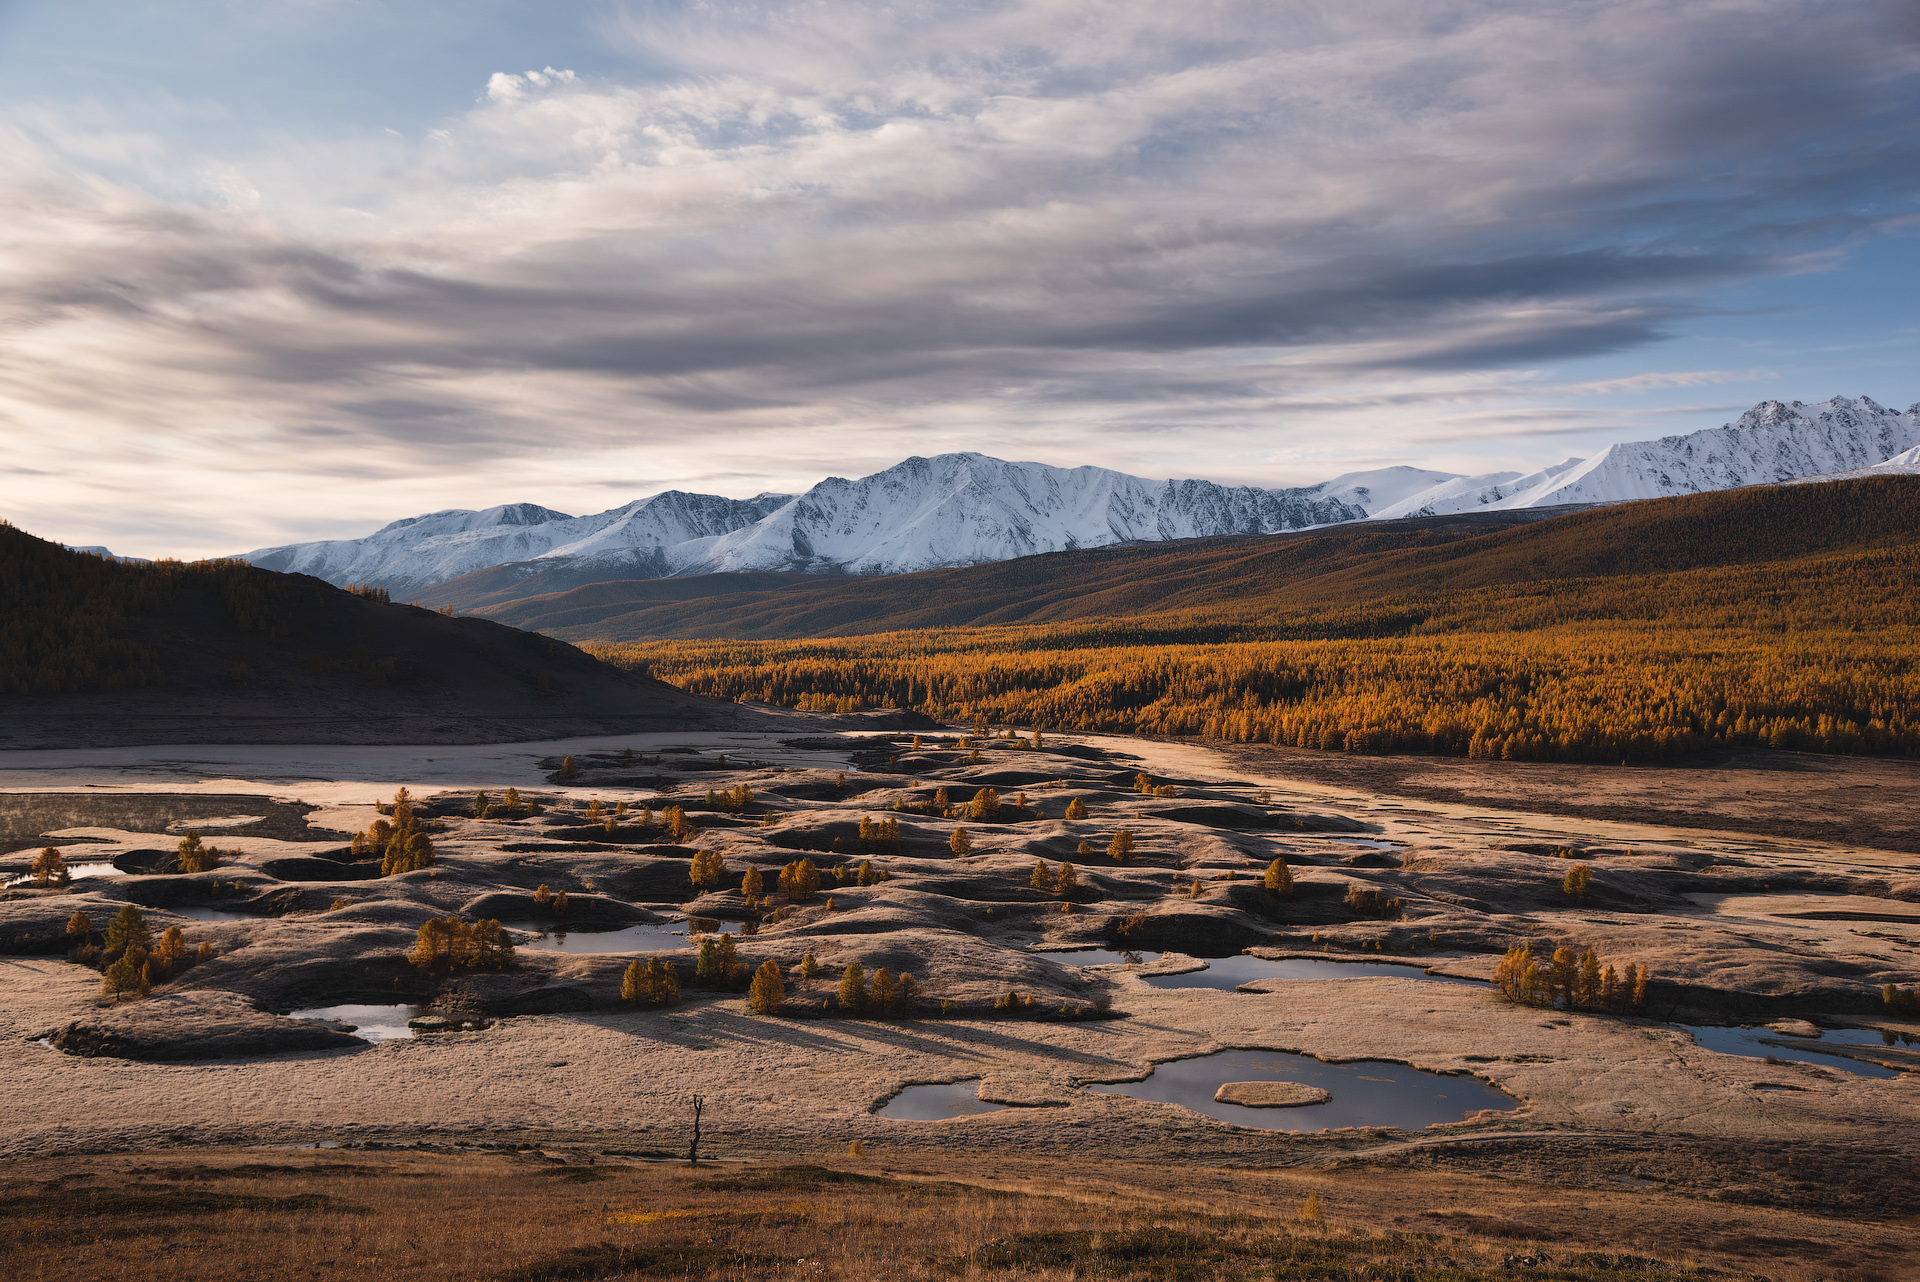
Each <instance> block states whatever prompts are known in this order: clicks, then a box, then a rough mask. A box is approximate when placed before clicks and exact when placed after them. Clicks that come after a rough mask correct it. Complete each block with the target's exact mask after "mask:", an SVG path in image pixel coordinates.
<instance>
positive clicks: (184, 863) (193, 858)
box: [173, 832, 220, 873]
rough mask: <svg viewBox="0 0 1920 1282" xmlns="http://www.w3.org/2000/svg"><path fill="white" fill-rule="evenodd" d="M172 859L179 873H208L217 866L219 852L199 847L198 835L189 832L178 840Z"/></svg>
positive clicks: (208, 847)
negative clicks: (177, 846)
mask: <svg viewBox="0 0 1920 1282" xmlns="http://www.w3.org/2000/svg"><path fill="white" fill-rule="evenodd" d="M173 859H174V863H175V864H176V865H177V866H178V867H179V869H180V871H181V872H185V873H195V872H210V871H212V870H213V869H214V868H216V867H218V866H219V864H220V852H219V851H218V850H217V849H215V848H214V847H212V846H203V845H201V844H200V834H199V833H197V832H189V833H188V834H187V835H186V836H185V837H183V838H181V839H180V845H179V848H178V850H177V852H176V853H175V855H174V857H173Z"/></svg>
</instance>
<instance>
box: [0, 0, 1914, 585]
mask: <svg viewBox="0 0 1920 1282" xmlns="http://www.w3.org/2000/svg"><path fill="white" fill-rule="evenodd" d="M1917 108H1920V9H1916V7H1915V6H1914V5H1913V4H1912V3H1911V0H1844V2H1833V3H1827V2H1821V0H1606V2H1602V3H1592V2H1585V0H1537V2H1531V3H1530V2H1528V0H1506V2H1504V3H1501V2H1492V3H1474V2H1471V0H1338V2H1331V3H1312V2H1307V0H1256V2H1251V3H1238V2H1236V0H1182V2H1181V3H1178V4H1169V3H1165V0H1139V2H1134V0H973V2H972V3H968V4H959V3H941V2H939V0H896V2H895V3H892V4H884V5H883V4H879V3H867V4H854V3H842V2H841V0H796V2H794V3H785V4H751V3H732V2H731V0H709V2H706V3H681V4H673V3H630V4H622V3H617V2H615V0H542V2H541V3H538V4H535V3H531V2H527V0H523V2H520V3H506V2H504V0H405V2H404V3H403V2H402V0H386V2H385V3H374V2H371V0H277V2H268V0H175V2H172V3H162V2H159V0H0V202H4V210H3V211H0V431H4V438H3V439H4V442H5V446H6V448H5V451H4V454H3V455H0V516H4V517H6V518H8V519H11V520H12V521H13V522H14V523H15V524H17V525H20V526H22V527H24V528H26V529H28V530H31V531H33V532H35V533H38V534H41V535H43V536H46V537H50V538H57V539H61V540H63V541H66V542H70V543H78V544H90V543H104V544H107V545H109V546H111V547H113V548H114V549H115V550H116V551H122V552H127V553H132V554H143V555H158V554H177V555H179V554H184V555H200V554H211V553H224V552H235V551H240V550H243V549H247V548H252V547H257V546H262V545H266V544H272V543H280V542H287V541H292V540H299V539H311V538H329V537H347V536H352V535H356V534H362V533H366V532H369V531H371V530H372V529H373V528H375V527H377V526H379V525H381V524H384V523H385V522H386V521H388V520H390V519H392V518H394V517H397V516H402V515H408V514H413V513H418V512H423V511H428V510H432V509H436V508H445V507H483V506H487V505H490V504H493V503H499V502H507V501H515V500H527V501H532V502H537V503H542V504H545V505H547V506H549V507H555V508H559V509H562V510H565V511H570V512H576V513H578V512H589V511H598V510H601V509H604V508H608V507H612V506H615V505H617V504H619V503H622V502H625V501H627V500H629V499H632V498H636V497H639V496H641V495H644V494H648V493H652V492H655V491H658V490H661V489H668V488H682V489H692V490H699V491H705V492H712V493H722V494H730V495H736V496H746V495H750V494H753V493H756V492H759V491H762V490H769V489H774V490H790V489H799V488H804V487H805V486H806V485H809V484H811V483H812V482H814V481H816V480H818V479H819V478H821V477H822V476H825V475H829V474H838V475H845V476H855V475H861V474H863V473H866V472H870V471H874V470H877V469H878V468H881V467H884V466H887V465H889V464H891V463H894V462H897V461H898V460H899V459H901V458H903V457H905V456H907V455H909V454H916V453H917V454H930V453H936V452H940V451H944V450H955V449H975V450H981V451H984V452H986V453H990V454H996V455H1000V456H1002V457H1010V458H1021V459H1038V460H1040V461H1043V462H1049V463H1056V464H1064V465H1077V464H1081V463H1095V464H1099V465H1103V466H1109V467H1115V468H1119V469H1122V470H1125V471H1131V472H1135V473H1138V474H1142V475H1148V476H1169V475H1172V476H1202V477H1208V478H1211V479H1215V480H1220V481H1234V482H1253V483H1260V484H1299V483H1305V482H1311V481H1317V480H1322V479H1325V478H1327V477H1329V476H1332V475H1334V474H1335V473H1338V472H1341V471H1346V470H1351V469H1357V468H1365V467H1376V466H1381V465H1384V464H1389V463H1413V464H1418V465H1422V466H1429V467H1438V468H1444V469H1447V470H1453V471H1484V470H1488V469H1491V468H1495V467H1503V466H1514V467H1526V468H1528V469H1531V468H1532V467H1534V466H1537V465H1539V464H1541V463H1545V462H1551V461H1554V460H1557V459H1560V458H1563V457H1566V456H1568V455H1584V454H1590V453H1592V452H1593V451H1595V450H1597V449H1599V448H1601V447H1603V446H1604V445H1606V444H1607V443H1608V442H1611V441H1619V440H1632V439H1639V438H1644V437H1649V436H1659V435H1665V434H1669V433H1673V432H1681V431H1691V430H1694V429H1697V428H1700V427H1704V426H1711V425H1713V424H1717V423H1720V422H1724V421H1727V420H1729V419H1731V418H1733V417H1736V416H1737V415H1738V413H1739V412H1740V411H1741V410H1742V409H1744V408H1746V407H1747V406H1749V405H1751V404H1753V403H1754V402H1756V401H1759V400H1762V399H1767V398H1775V397H1777V398H1781V399H1787V400H1792V399H1802V400H1809V401H1811V400H1824V399H1826V398H1827V397H1829V396H1833V395H1835V394H1845V395H1848V396H1855V395H1862V394H1865V395H1870V396H1873V397H1875V398H1876V399H1878V400H1880V401H1882V402H1884V403H1894V404H1898V405H1901V406H1905V405H1906V404H1908V403H1910V402H1912V401H1916V400H1920V359H1916V358H1920V311H1917V310H1916V301H1915V299H1916V293H1915V283H1916V280H1920V271H1916V268H1920V126H1916V121H1917V120H1920V111H1917V110H1916V109H1917Z"/></svg>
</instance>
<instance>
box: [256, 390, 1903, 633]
mask: <svg viewBox="0 0 1920 1282" xmlns="http://www.w3.org/2000/svg"><path fill="white" fill-rule="evenodd" d="M1916 446H1920V406H1914V407H1912V408H1909V409H1907V410H1906V411H1904V412H1902V411H1897V410H1892V409H1888V408H1887V407H1885V406H1882V405H1879V404H1877V403H1876V402H1874V401H1872V400H1870V399H1868V398H1866V397H1860V398H1858V399H1856V400H1848V399H1847V398H1846V397H1842V396H1836V397H1834V398H1833V399H1832V400H1829V401H1826V402H1823V403H1821V404H1819V405H1806V404H1803V403H1801V402H1799V401H1795V402H1792V403H1790V404H1789V403H1785V402H1781V401H1764V402H1762V403H1761V404H1759V405H1756V406H1754V407H1753V408H1752V409H1750V410H1748V411H1747V412H1746V413H1745V414H1742V415H1741V416H1740V418H1739V419H1738V420H1736V421H1735V422H1732V423H1728V424H1724V425H1722V426H1720V427H1716V428H1710V429H1708V430H1705V431H1700V432H1694V433H1691V434H1688V435H1685V436H1668V437H1663V438H1661V439H1659V440H1655V441H1634V442H1629V443H1625V444H1619V445H1611V446H1608V447H1607V448H1606V449H1604V450H1602V451H1600V453H1598V454H1596V455H1595V456H1593V457H1592V458H1588V459H1580V458H1569V459H1565V460H1562V461H1561V462H1559V463H1555V464H1552V465H1550V466H1547V467H1544V468H1541V469H1540V470H1538V471H1535V472H1532V473H1527V474H1522V473H1519V472H1491V473H1487V474H1484V475H1481V476H1457V475H1454V474H1452V473H1448V472H1433V471H1427V470H1424V469H1421V468H1415V467H1405V466H1396V467H1385V468H1377V469H1374V470H1371V471H1364V472H1349V473H1347V474H1345V475H1343V476H1337V477H1335V478H1334V479H1333V480H1331V481H1323V482H1321V483H1320V484H1318V485H1311V486H1303V487H1300V488H1297V489H1286V490H1268V489H1261V488H1258V487H1255V486H1227V485H1218V484H1216V483H1214V482H1212V481H1204V480H1191V479H1189V480H1178V479H1176V480H1148V479H1145V478H1142V477H1137V476H1129V475H1127V474H1126V473H1124V472H1115V471H1112V470H1110V469H1107V468H1102V467H1091V466H1081V467H1074V468H1062V467H1054V466H1051V465H1049V464H1045V463H1031V462H1024V463H1023V462H1009V461H1007V460H1005V459H997V458H993V457H991V456H989V455H986V454H980V453H976V452H972V451H966V452H961V453H953V454H936V455H934V456H932V457H930V458H928V457H921V456H919V455H916V456H914V457H912V458H908V459H903V460H901V461H900V462H899V463H896V464H894V465H893V466H892V467H889V468H886V469H884V470H882V471H879V472H875V473H873V474H871V475H869V476H863V477H857V478H849V477H843V476H832V477H828V478H826V479H825V480H823V481H821V482H820V483H819V484H818V485H815V486H814V487H813V488H812V489H810V490H808V491H807V492H806V493H805V494H800V495H791V494H758V495H755V496H754V497H753V498H751V499H730V498H722V497H720V496H718V495H712V494H690V493H687V492H685V491H681V490H667V491H664V492H663V493H659V494H655V495H652V496H650V497H648V498H644V499H636V500H634V501H633V502H631V503H627V504H624V505H623V506H621V507H617V508H614V509H612V510H610V511H607V512H601V513H599V514H597V515H594V516H578V517H574V516H568V515H567V514H566V513H564V512H556V511H554V510H552V509H551V508H544V507H540V506H539V505H537V504H532V503H509V504H503V505H501V506H499V507H491V508H487V509H485V510H484V511H478V512H474V511H466V510H462V509H451V510H448V511H443V512H432V513H428V514H427V515H425V516H416V517H408V518H406V519H405V520H400V521H395V522H394V523H392V524H391V525H388V526H386V527H384V528H382V529H381V530H379V531H377V532H375V533H374V534H372V535H369V536H368V537H366V538H363V539H340V540H333V541H329V542H323V543H299V544H290V545H288V546H285V547H277V548H262V549H260V550H259V551H256V552H250V553H247V554H246V559H247V560H249V561H252V562H253V563H254V564H256V565H260V566H264V567H266V568H268V569H274V570H287V571H298V572H301V573H306V574H314V575H318V576H319V577H321V578H324V579H328V580H330V581H332V582H334V583H376V584H380V585H382V586H385V587H388V588H389V589H390V590H392V591H394V592H395V593H398V594H402V595H403V596H404V595H409V594H414V593H418V592H420V591H422V590H424V589H426V588H430V587H431V586H432V585H434V584H436V583H441V582H444V581H446V580H448V579H452V578H457V577H459V576H460V575H463V574H468V573H472V572H473V571H476V570H482V569H488V568H491V567H493V566H499V565H509V564H513V565H516V566H517V565H521V564H523V563H524V564H527V565H540V566H553V567H558V566H560V565H561V564H562V563H564V564H565V566H566V567H567V568H568V569H569V570H570V571H572V572H573V574H574V577H575V578H576V580H578V581H592V580H591V578H590V577H589V578H584V579H582V578H581V576H590V575H592V574H595V573H604V574H605V576H606V577H607V578H634V577H661V578H664V577H670V576H674V575H686V574H710V573H717V572H722V571H745V570H805V571H812V572H831V573H854V574H898V573H902V572H905V571H909V570H923V569H933V568H936V567H941V566H952V565H972V564H978V563H981V562H986V561H1002V560H1007V559H1009V558H1012V557H1018V556H1028V555H1032V554H1034V553H1038V552H1053V551H1063V550H1067V549H1071V548H1088V547H1100V546H1104V545H1107V544H1113V543H1125V542H1134V541H1158V540H1165V539H1182V538H1196V537H1205V536H1215V535H1224V534H1267V533H1274V532H1278V531H1282V530H1298V529H1305V528H1309V527H1313V526H1320V525H1332V524H1337V523H1340V522H1345V521H1356V520H1362V519H1366V518H1369V517H1372V518H1375V519H1389V518H1395V517H1407V516H1428V515H1443V514H1446V513H1450V512H1469V511H1478V510H1483V509H1503V508H1525V507H1547V506H1554V505H1559V504H1576V503H1577V504H1586V503H1618V502H1622V501H1625V500H1630V499H1645V498H1658V497H1661V496H1664V495H1669V494H1691V493H1696V492H1698V491H1702V490H1718V489H1728V488H1731V487H1734V486H1740V485H1758V484H1775V483H1779V482H1784V481H1792V480H1796V479H1800V478H1808V477H1824V476H1828V475H1833V474H1840V475H1855V474H1877V473H1876V472H1875V471H1874V469H1876V468H1879V467H1880V465H1882V464H1883V461H1884V462H1885V464H1886V465H1887V470H1897V469H1898V468H1899V467H1902V466H1909V465H1902V464H1899V463H1898V460H1897V459H1896V456H1899V457H1901V458H1905V457H1907V455H1906V454H1904V453H1903V452H1906V451H1913V450H1914V449H1915V447H1916ZM517 572H518V571H516V573H517Z"/></svg>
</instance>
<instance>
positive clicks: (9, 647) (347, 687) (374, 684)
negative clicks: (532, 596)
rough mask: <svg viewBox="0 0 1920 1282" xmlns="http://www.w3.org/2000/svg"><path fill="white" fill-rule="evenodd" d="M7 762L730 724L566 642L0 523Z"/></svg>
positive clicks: (0, 655)
mask: <svg viewBox="0 0 1920 1282" xmlns="http://www.w3.org/2000/svg"><path fill="white" fill-rule="evenodd" d="M0 709H4V717H0V748H27V747H47V746H67V747H81V746H101V745H108V744H135V743H178V742H200V743H205V742H239V743H275V742H279V743H286V742H299V743H435V742H465V743H479V742H493V741H504V740H516V739H519V740H524V739H534V738H546V737H554V736H560V735H566V734H591V733H603V732H617V731H622V730H644V729H660V730H668V729H676V728H679V727H682V726H690V725H697V724H714V723H716V722H717V721H718V720H720V719H733V718H737V717H738V716H740V715H741V712H740V710H738V709H735V708H732V707H730V706H728V705H726V704H720V703H715V702H713V701H711V700H708V699H703V698H698V697H695V696H692V695H688V694H684V693H682V692H681V691H679V690H677V689H675V688H673V687H672V686H669V685H665V684H663V683H661V682H658V681H654V680H650V679H648V678H645V677H643V676H638V675H635V674H630V673H626V672H622V671H619V670H617V669H615V668H612V667H609V666H608V665H606V664H603V663H601V662H600V661H598V660H597V659H594V658H592V657H591V656H589V655H586V654H583V653H581V652H580V651H579V650H576V649H574V648H573V647H572V646H571V645H568V644H566V643H565V642H560V641H554V640H552V639H550V638H547V637H543V636H536V635H534V634H532V633H527V632H520V631H516V630H515V629H513V628H509V627H505V626H502V625H500V624H497V623H492V622H488V621H486V620H483V619H473V618H464V619H463V618H451V617H447V616H443V615H439V614H436V613H434V612H432V611H429V610H423V609H416V608H414V607H411V606H404V605H394V604H390V603H388V602H387V601H386V600H385V599H384V598H383V597H378V596H360V595H356V594H354V593H351V592H347V591H343V590H341V589H339V588H335V587H332V586H330V585H328V584H326V583H323V582H321V581H320V580H319V579H314V578H309V577H307V576H304V575H283V574H275V573H273V572H272V571H268V570H259V569H255V568H253V567H251V566H248V565H245V564H243V563H240V562H234V561H211V562H198V563H194V564H182V563H180V562H157V563H154V564H152V565H126V564H116V563H113V562H109V561H105V560H102V559H101V558H99V557H96V556H91V555H87V554H85V553H79V552H71V551H68V550H67V549H65V548H62V547H60V546H59V545H57V544H54V543H48V542H46V541H44V540H41V539H37V538H34V537H33V536H31V535H29V534H26V533H24V532H22V531H20V530H17V529H15V528H14V527H13V526H11V525H7V524H5V523H3V522H0Z"/></svg>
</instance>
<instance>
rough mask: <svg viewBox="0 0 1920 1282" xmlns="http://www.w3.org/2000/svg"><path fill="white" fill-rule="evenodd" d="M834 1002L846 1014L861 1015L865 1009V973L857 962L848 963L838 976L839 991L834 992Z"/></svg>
mask: <svg viewBox="0 0 1920 1282" xmlns="http://www.w3.org/2000/svg"><path fill="white" fill-rule="evenodd" d="M834 1002H835V1004H836V1005H838V1006H839V1008H840V1010H841V1011H843V1012H844V1013H846V1014H848V1015H862V1014H865V1013H866V1009H867V973H866V971H864V970H862V969H861V967H860V963H859V962H853V963H851V964H850V965H848V967H847V969H846V972H845V973H844V974H842V975H841V976H840V988H839V991H838V992H836V993H835V994H834Z"/></svg>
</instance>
